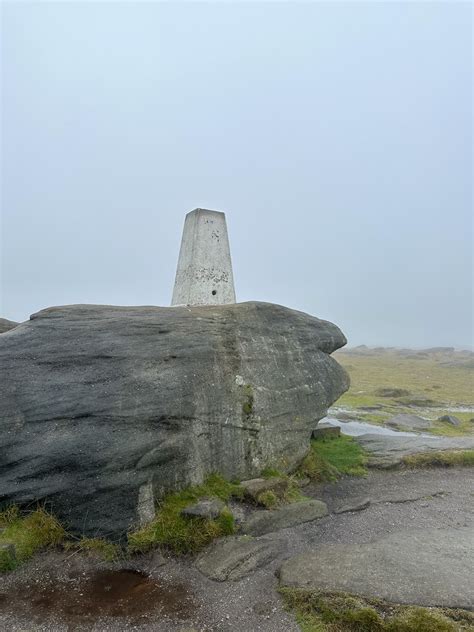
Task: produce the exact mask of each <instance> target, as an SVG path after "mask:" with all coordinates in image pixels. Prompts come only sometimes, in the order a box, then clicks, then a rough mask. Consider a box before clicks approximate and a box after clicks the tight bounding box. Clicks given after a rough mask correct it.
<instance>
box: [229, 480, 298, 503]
mask: <svg viewBox="0 0 474 632" xmlns="http://www.w3.org/2000/svg"><path fill="white" fill-rule="evenodd" d="M240 486H241V487H242V488H243V490H244V496H245V497H246V498H247V499H248V500H251V501H252V502H254V503H257V504H258V503H259V500H258V497H259V496H260V494H262V493H263V492H273V493H274V494H275V495H276V496H277V497H278V498H282V497H283V495H284V494H285V493H286V491H287V489H288V481H287V480H286V479H285V478H277V477H274V478H252V479H251V480H248V481H242V482H241V483H240Z"/></svg>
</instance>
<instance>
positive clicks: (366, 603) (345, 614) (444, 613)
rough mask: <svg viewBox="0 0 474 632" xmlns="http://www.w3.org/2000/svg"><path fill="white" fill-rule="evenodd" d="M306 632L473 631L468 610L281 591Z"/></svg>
mask: <svg viewBox="0 0 474 632" xmlns="http://www.w3.org/2000/svg"><path fill="white" fill-rule="evenodd" d="M280 593H281V595H282V597H283V599H284V601H285V605H286V607H287V609H288V610H290V611H291V612H293V613H294V614H295V617H296V621H297V622H298V624H299V626H300V628H301V630H302V632H461V631H466V632H467V631H468V630H471V631H472V630H473V625H474V614H473V613H471V612H467V611H465V610H449V609H441V608H420V607H415V606H402V605H392V604H387V603H385V602H383V601H379V600H372V599H370V600H369V599H363V598H361V597H354V596H351V595H347V594H343V593H338V594H325V593H318V592H316V591H310V590H302V589H294V588H281V589H280Z"/></svg>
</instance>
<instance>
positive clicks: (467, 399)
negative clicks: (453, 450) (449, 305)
mask: <svg viewBox="0 0 474 632" xmlns="http://www.w3.org/2000/svg"><path fill="white" fill-rule="evenodd" d="M334 357H335V358H336V359H337V360H338V362H340V364H342V365H343V366H344V367H345V368H346V370H347V371H348V372H349V375H350V377H351V388H350V389H349V391H348V392H347V393H345V394H344V395H343V396H342V397H341V398H340V399H339V400H338V402H337V404H336V408H343V409H347V410H351V411H352V410H353V411H355V412H357V417H358V418H360V419H362V420H365V421H368V422H371V423H378V424H380V423H383V421H384V420H386V419H388V418H389V417H390V416H393V415H395V414H398V413H411V414H418V415H420V416H422V417H426V418H427V419H430V420H432V421H433V422H434V425H433V428H432V430H431V432H432V433H433V434H439V435H447V436H459V435H463V434H471V433H473V432H474V423H473V422H472V421H470V420H471V419H472V418H474V412H458V411H452V410H451V409H453V408H456V407H460V406H461V407H467V408H474V370H473V368H472V366H471V364H470V361H469V360H468V359H466V357H465V354H461V353H456V352H437V353H426V352H420V353H419V354H416V353H413V354H412V355H406V354H404V353H403V352H397V351H389V350H381V351H370V352H367V353H362V354H357V353H354V352H344V351H339V352H336V353H335V354H334ZM384 388H398V389H403V390H404V391H408V393H409V394H408V395H402V396H400V397H383V396H381V395H380V394H377V391H379V390H380V389H384ZM417 398H427V399H428V400H430V402H431V403H429V404H428V405H426V406H425V405H422V406H417V405H415V404H413V403H410V402H413V401H416V400H417ZM364 407H369V408H371V407H374V408H375V410H364ZM445 414H452V415H455V416H456V417H458V418H459V420H460V421H461V425H460V426H452V425H450V424H447V423H446V422H438V421H436V420H437V419H438V417H441V416H442V415H445Z"/></svg>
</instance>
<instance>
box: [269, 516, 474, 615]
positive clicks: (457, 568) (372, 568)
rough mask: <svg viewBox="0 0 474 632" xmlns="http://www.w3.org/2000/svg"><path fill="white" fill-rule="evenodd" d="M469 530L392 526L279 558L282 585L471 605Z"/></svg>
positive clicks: (473, 544)
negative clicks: (361, 539)
mask: <svg viewBox="0 0 474 632" xmlns="http://www.w3.org/2000/svg"><path fill="white" fill-rule="evenodd" d="M473 568H474V532H473V531H472V529H471V528H460V529H413V530H406V531H405V530H404V531H396V532H395V533H391V534H390V535H387V536H385V537H382V538H380V539H378V540H376V541H372V542H368V543H364V544H329V545H325V546H320V547H319V548H318V549H317V550H316V551H314V550H313V551H307V552H305V553H303V554H300V555H298V556H296V557H294V558H292V559H290V560H288V561H286V562H284V563H283V565H282V567H281V570H280V583H281V585H282V586H290V587H295V588H305V589H306V588H309V589H315V590H321V591H327V592H349V593H352V594H356V595H360V596H363V597H371V598H374V597H375V598H379V599H385V600H387V601H390V602H395V603H403V604H416V605H420V606H446V607H451V608H456V607H459V608H466V609H471V608H472V607H473V606H474V598H473V592H472V569H473Z"/></svg>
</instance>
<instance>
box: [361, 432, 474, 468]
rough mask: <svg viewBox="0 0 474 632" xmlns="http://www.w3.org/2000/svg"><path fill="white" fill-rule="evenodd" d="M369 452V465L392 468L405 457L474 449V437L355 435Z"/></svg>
mask: <svg viewBox="0 0 474 632" xmlns="http://www.w3.org/2000/svg"><path fill="white" fill-rule="evenodd" d="M354 439H355V441H357V443H359V445H361V446H362V448H363V449H364V450H365V452H367V454H368V461H367V465H368V466H369V467H376V468H381V469H390V468H392V467H397V466H398V465H400V464H401V463H402V462H403V460H404V459H405V457H408V456H412V455H414V454H429V453H433V452H445V451H451V450H456V451H457V450H460V451H462V450H474V437H435V436H432V437H428V436H425V437H422V436H411V437H407V436H401V437H399V436H397V435H381V434H364V435H359V436H358V437H354Z"/></svg>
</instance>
